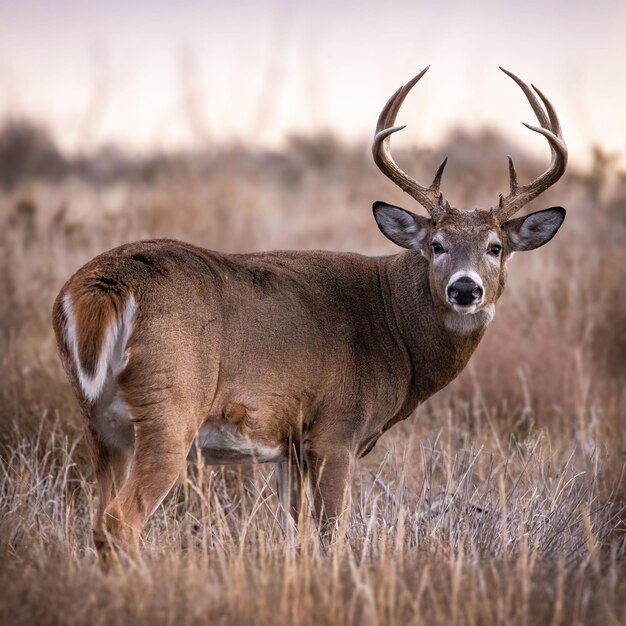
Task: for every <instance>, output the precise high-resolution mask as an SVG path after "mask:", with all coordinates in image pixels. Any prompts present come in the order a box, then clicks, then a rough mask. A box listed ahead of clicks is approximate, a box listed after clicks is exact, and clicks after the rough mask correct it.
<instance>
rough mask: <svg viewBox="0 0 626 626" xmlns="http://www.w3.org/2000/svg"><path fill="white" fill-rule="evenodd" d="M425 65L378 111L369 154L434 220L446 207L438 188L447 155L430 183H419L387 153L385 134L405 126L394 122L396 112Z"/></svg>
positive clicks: (388, 150)
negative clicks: (427, 184) (378, 115)
mask: <svg viewBox="0 0 626 626" xmlns="http://www.w3.org/2000/svg"><path fill="white" fill-rule="evenodd" d="M429 67H430V65H429V66H427V67H425V68H424V69H423V70H422V71H421V72H420V73H419V74H418V75H417V76H416V77H415V78H413V79H412V80H411V81H409V82H408V83H407V84H406V85H403V86H402V87H400V89H398V91H396V93H394V94H393V96H391V98H389V100H388V102H387V104H386V105H385V106H384V108H383V110H382V111H381V113H380V117H379V118H378V124H376V134H375V135H374V143H373V144H372V154H373V155H374V162H375V163H376V165H378V168H379V169H380V171H381V172H382V173H383V174H384V175H385V176H387V177H388V178H390V179H391V180H392V181H393V182H394V183H396V185H398V187H400V189H402V191H405V192H406V193H408V194H409V195H410V196H411V197H413V198H415V200H417V201H418V202H419V203H420V204H421V205H422V206H423V207H424V208H425V209H426V210H427V211H428V212H429V213H430V216H431V217H432V218H433V219H434V220H437V219H439V218H440V217H441V216H442V215H443V214H444V213H445V212H446V210H447V209H449V208H450V205H449V203H448V202H447V201H446V200H444V198H443V195H442V194H441V193H440V192H439V185H440V183H441V176H442V174H443V170H444V168H445V166H446V162H447V160H448V159H447V158H446V159H444V161H443V163H442V164H441V165H440V166H439V169H438V170H437V173H436V174H435V179H434V180H433V182H432V185H431V186H430V187H422V186H421V185H419V184H418V183H417V182H416V181H415V180H413V179H412V178H411V177H410V176H409V175H408V174H406V173H405V172H403V171H402V170H401V169H400V168H399V167H398V166H397V165H396V163H395V161H394V160H393V157H392V156H391V149H390V140H389V137H390V136H391V135H392V134H393V133H395V132H397V131H399V130H402V129H403V128H406V127H405V126H394V124H395V122H396V116H397V115H398V111H399V110H400V107H401V106H402V103H403V102H404V99H405V98H406V96H407V94H408V93H409V91H411V89H412V88H413V86H414V85H415V84H416V83H417V82H418V81H419V79H420V78H421V77H422V76H424V74H426V72H427V71H428V68H429Z"/></svg>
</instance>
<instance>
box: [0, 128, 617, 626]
mask: <svg viewBox="0 0 626 626" xmlns="http://www.w3.org/2000/svg"><path fill="white" fill-rule="evenodd" d="M13 130H14V129H13ZM2 132H3V133H4V135H2ZM2 132H0V135H2V137H4V139H5V143H4V144H3V143H2V141H0V170H2V171H3V172H5V174H4V178H3V179H2V183H3V185H4V187H3V191H2V193H1V194H0V293H1V294H2V297H0V368H1V373H2V375H1V378H0V624H7V625H8V624H123V623H173V624H176V625H177V626H182V625H183V624H204V623H215V624H259V625H260V624H268V625H280V624H311V625H313V624H328V625H330V624H355V625H356V624H368V625H369V624H380V625H388V624H389V625H393V624H398V625H400V624H402V625H404V624H416V625H417V624H427V625H438V624H441V625H447V624H476V625H478V624H480V625H483V624H484V625H490V624H527V625H529V626H531V625H535V624H553V625H557V624H567V625H569V624H597V625H599V626H600V625H609V624H615V625H618V624H624V623H626V576H625V574H626V476H625V475H624V474H625V469H626V391H625V389H626V386H625V384H624V383H625V382H626V357H625V354H626V298H624V295H623V291H622V290H623V280H624V268H625V267H626V252H625V249H626V248H625V244H626V173H623V172H620V171H618V170H617V169H616V167H615V166H614V165H613V163H612V161H611V159H609V158H607V157H606V155H604V154H603V153H602V152H600V151H598V152H597V153H596V154H595V158H594V164H593V166H592V167H591V168H590V169H589V170H588V171H581V170H578V171H577V170H576V169H575V168H573V169H570V171H569V172H568V174H567V175H566V177H565V178H564V179H563V181H562V182H560V183H559V184H558V185H557V186H556V187H555V188H553V189H552V190H550V192H549V193H547V194H545V197H543V198H542V201H541V203H540V204H539V203H535V205H534V206H532V207H530V208H543V207H547V206H553V205H555V204H559V205H563V206H565V207H566V208H567V210H568V217H567V219H566V221H565V225H564V227H563V229H562V230H561V231H560V232H559V234H558V236H557V237H556V238H555V240H554V241H553V242H551V243H550V244H549V245H547V246H546V247H545V248H542V249H541V250H538V251H536V252H532V253H525V254H518V255H516V256H515V258H514V259H512V261H511V263H510V272H509V281H508V286H507V289H506V290H505V294H504V296H503V297H502V299H501V301H500V304H499V306H498V313H497V315H496V318H495V320H494V322H493V324H492V326H491V327H490V328H489V330H488V332H487V335H486V338H485V339H484V341H483V343H482V344H481V346H480V347H479V349H478V351H477V353H476V354H475V355H474V357H473V359H472V361H471V362H470V365H469V366H468V368H467V370H466V371H465V372H464V373H463V374H462V375H461V377H459V379H457V380H456V381H454V382H453V383H452V384H451V385H450V386H449V387H448V388H446V389H445V390H444V391H442V392H441V393H440V394H438V395H437V396H435V397H434V398H432V399H431V400H430V401H428V402H427V403H426V404H424V405H423V406H421V407H420V408H419V409H418V410H417V412H416V413H415V415H414V416H412V417H411V418H410V419H409V420H407V421H406V422H403V423H400V424H399V425H397V426H395V427H394V428H393V429H392V430H391V431H390V432H389V433H388V434H386V435H385V436H384V437H383V438H382V439H381V440H380V442H379V443H378V445H377V447H376V448H375V449H374V451H373V452H372V453H371V454H370V455H369V456H368V457H367V458H366V459H364V460H363V461H361V463H360V465H359V469H358V471H357V472H356V477H355V480H354V484H353V489H352V511H351V515H350V517H349V519H348V520H347V521H346V522H345V526H344V528H343V529H342V532H341V533H340V534H339V537H338V539H337V541H336V543H335V544H334V546H333V548H332V551H331V554H330V556H329V557H328V558H321V557H320V556H319V553H318V550H317V549H316V542H315V532H314V529H313V528H312V525H311V523H310V522H308V521H307V520H305V521H304V523H303V524H302V527H301V529H300V546H299V549H298V550H297V551H293V550H290V549H289V546H288V545H287V542H286V541H285V539H284V538H283V535H282V533H281V531H280V527H279V525H278V521H277V511H278V501H277V498H276V496H275V483H274V479H273V475H272V472H273V470H272V468H271V467H270V466H258V467H254V468H237V467H230V468H221V467H213V468H212V467H208V466H202V465H197V466H190V467H189V470H188V473H187V475H186V476H185V477H184V478H182V480H181V481H180V483H179V485H178V486H177V487H176V488H175V489H174V490H173V491H172V493H171V494H170V496H169V497H168V498H167V499H166V501H165V502H164V504H163V505H162V506H161V507H160V508H159V510H158V511H157V513H156V514H155V515H154V516H153V518H152V519H151V520H150V522H149V524H148V526H147V527H146V529H145V532H144V535H143V555H144V559H143V562H142V563H140V564H137V565H136V566H134V567H126V568H123V569H115V570H113V571H111V572H109V573H104V572H102V571H101V570H100V568H99V567H98V564H97V560H96V555H95V551H94V548H93V546H92V544H91V536H90V528H91V523H92V519H91V516H92V512H93V508H94V503H93V476H92V471H91V467H90V465H89V463H88V459H87V453H86V450H85V447H84V444H83V441H82V439H81V420H80V416H79V414H78V410H77V406H76V404H75V402H74V400H73V398H72V396H71V393H70V389H69V386H68V384H67V382H66V380H65V377H64V374H63V372H62V370H61V367H60V364H59V362H58V360H57V357H56V348H55V345H54V339H53V336H52V329H51V324H50V319H49V318H50V310H51V306H52V301H53V299H54V297H55V296H56V293H57V292H58V290H59V289H60V287H61V285H62V284H63V282H64V281H65V280H66V279H67V277H68V276H69V275H70V274H71V273H72V272H73V271H75V270H76V269H77V268H78V267H79V266H80V265H81V264H82V263H84V262H85V261H87V260H88V259H90V258H91V257H92V256H94V255H95V254H96V253H98V252H101V251H103V250H105V249H108V248H111V247H113V246H114V245H117V244H120V243H122V242H124V241H128V240H133V239H139V238H146V237H154V236H168V237H175V238H181V239H185V240H188V241H192V242H194V243H197V244H201V245H204V246H206V247H211V248H217V249H221V250H224V251H243V250H257V249H273V248H326V249H337V250H354V251H357V252H362V253H365V254H383V253H394V252H396V251H397V249H396V248H394V247H393V245H392V244H389V243H388V242H387V241H386V240H385V239H384V238H383V237H382V236H381V235H380V234H379V232H378V229H377V228H376V225H375V223H374V220H373V218H372V216H371V208H370V207H371V204H372V202H373V201H374V200H377V199H385V200H387V201H390V202H396V203H398V204H400V205H402V206H406V207H407V208H410V209H411V208H414V207H412V206H411V204H412V201H411V200H409V199H408V198H406V197H403V196H402V194H401V193H400V192H399V191H397V190H395V189H393V188H392V186H391V184H390V183H389V182H388V181H386V180H385V179H384V178H383V177H382V175H380V174H378V173H376V170H375V167H374V165H373V164H372V163H371V162H370V160H371V159H370V157H369V155H368V150H367V147H366V146H345V145H342V144H341V143H339V142H338V141H337V140H336V139H334V138H333V137H331V136H320V137H314V138H302V137H299V138H298V137H295V138H293V139H292V140H291V141H290V143H289V144H288V146H287V147H286V148H285V151H284V152H282V153H268V152H260V151H259V152H251V151H247V150H244V149H243V148H241V147H236V146H235V147H230V148H226V147H224V148H221V149H215V150H213V151H207V152H206V153H202V154H178V155H156V156H152V157H150V158H143V159H135V160H133V159H130V158H128V157H125V156H124V155H121V154H118V153H114V152H106V151H105V152H101V153H98V154H95V155H90V156H87V157H80V158H75V159H73V160H71V159H68V158H66V157H63V156H62V155H59V154H58V153H56V152H55V151H54V146H53V145H52V146H51V145H48V144H46V143H45V141H44V140H43V139H42V136H39V135H36V136H35V138H34V139H32V141H31V143H30V144H29V143H28V142H26V148H24V147H23V146H22V152H19V150H18V151H17V154H18V157H15V154H16V152H15V150H14V151H13V152H10V151H9V152H8V154H9V156H8V157H7V156H6V154H7V151H6V145H7V143H6V136H7V132H8V131H7V129H6V128H5V129H4V131H2ZM2 137H0V139H1V138H2ZM44 139H45V137H44ZM13 141H14V143H15V140H13ZM11 145H13V144H11ZM3 146H4V148H3ZM42 146H43V147H42ZM3 149H4V152H3V151H2V150H3ZM510 152H513V153H514V154H516V155H517V152H518V151H516V150H515V149H513V148H511V147H510V146H507V145H506V143H505V142H504V140H502V139H501V138H499V137H498V136H496V135H493V134H491V133H488V132H485V133H482V134H479V135H475V136H469V135H467V134H464V133H462V132H457V133H455V134H453V135H452V136H451V137H450V138H449V139H448V141H447V142H446V143H445V145H442V146H441V150H438V151H436V154H433V153H429V152H418V151H412V152H404V153H402V152H399V153H398V154H397V158H398V160H400V161H401V162H402V164H403V166H404V167H405V168H406V169H407V171H409V172H411V173H414V174H415V175H416V177H418V179H419V180H423V181H426V180H429V179H430V178H431V176H432V174H433V173H434V170H435V167H436V164H438V163H439V161H440V160H441V158H439V157H440V156H442V155H443V154H444V153H446V154H449V155H450V156H451V157H452V159H451V166H450V171H449V172H447V174H446V176H447V178H446V179H444V184H443V187H444V189H445V191H446V193H447V195H448V196H449V198H450V200H451V201H452V202H453V204H456V205H460V206H467V207H469V206H475V205H476V204H478V205H479V206H482V207H485V206H488V205H490V204H491V203H493V202H494V201H495V200H496V198H497V194H498V193H499V192H500V191H503V190H505V189H504V188H505V184H506V160H505V158H504V155H506V154H507V153H510ZM440 153H441V154H440ZM11 155H13V156H11ZM20 155H21V156H20ZM3 158H4V161H3ZM20 159H22V160H21V161H20ZM516 160H517V162H518V163H519V168H518V169H519V175H520V179H522V180H528V179H529V178H530V177H532V176H533V175H536V173H537V172H538V171H539V169H540V168H541V166H542V165H544V164H540V163H535V162H533V161H532V160H531V159H529V158H524V156H523V155H521V156H518V157H517V159H516ZM455 164H456V166H455ZM11 173H13V174H14V175H13V176H12V175H11Z"/></svg>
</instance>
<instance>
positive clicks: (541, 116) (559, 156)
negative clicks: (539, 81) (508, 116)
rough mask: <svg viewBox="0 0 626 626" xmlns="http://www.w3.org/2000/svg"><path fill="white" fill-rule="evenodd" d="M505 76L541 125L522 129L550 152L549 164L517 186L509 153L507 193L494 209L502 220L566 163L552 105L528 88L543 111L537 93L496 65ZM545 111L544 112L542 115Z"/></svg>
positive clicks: (554, 177) (544, 186)
mask: <svg viewBox="0 0 626 626" xmlns="http://www.w3.org/2000/svg"><path fill="white" fill-rule="evenodd" d="M500 69H501V70H502V71H503V72H504V73H505V74H506V75H507V76H510V77H511V78H512V79H513V80H514V81H515V82H516V83H517V84H518V85H519V86H520V87H521V89H522V91H523V92H524V94H525V95H526V98H528V102H530V106H531V107H532V109H533V111H534V112H535V115H536V116H537V120H538V121H539V124H540V125H541V127H537V126H531V125H530V124H526V123H524V126H526V128H529V129H530V130H532V131H534V132H536V133H539V134H540V135H543V136H544V137H545V138H546V139H547V140H548V143H549V144H550V152H551V153H552V159H551V161H550V167H549V168H548V169H547V170H546V171H545V172H544V173H543V174H541V176H539V177H538V178H535V180H533V181H532V182H531V183H529V184H528V185H523V186H521V187H520V186H519V185H518V184H517V172H516V171H515V166H514V165H513V159H512V158H511V157H510V156H509V178H510V181H511V193H509V195H508V196H507V197H506V198H505V197H503V196H502V194H500V201H499V204H498V207H497V208H496V209H495V213H496V216H497V217H498V219H499V220H500V221H504V220H506V219H508V218H509V217H511V215H513V214H514V213H517V211H519V210H520V209H521V208H522V207H523V206H524V205H525V204H527V203H528V202H530V201H531V200H533V199H534V198H536V197H537V196H538V195H539V194H541V193H543V192H544V191H545V190H546V189H548V187H551V186H552V185H554V183H556V181H557V180H559V178H561V176H563V173H564V172H565V167H566V165H567V146H566V145H565V140H564V139H563V134H562V133H561V125H560V124H559V118H558V117H557V115H556V111H555V110H554V107H553V106H552V104H551V103H550V101H549V100H548V99H547V98H546V97H545V96H544V95H543V94H542V93H541V91H539V89H537V87H535V86H534V85H532V88H533V89H534V90H535V91H536V92H537V94H538V95H539V98H541V101H542V102H543V104H544V105H545V107H546V110H545V111H544V110H543V107H542V106H541V103H540V102H539V99H538V98H537V96H536V95H535V94H534V93H533V92H532V90H531V89H530V87H529V86H528V85H527V84H526V83H525V82H524V81H523V80H521V79H520V78H518V77H517V76H515V74H513V73H512V72H509V71H508V70H505V69H504V68H502V67H501V68H500ZM546 111H547V115H546Z"/></svg>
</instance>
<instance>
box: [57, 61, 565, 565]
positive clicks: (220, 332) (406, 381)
mask: <svg viewBox="0 0 626 626" xmlns="http://www.w3.org/2000/svg"><path fill="white" fill-rule="evenodd" d="M427 69H428V68H426V69H425V70H424V71H422V72H421V73H420V74H418V75H417V76H416V77H415V78H414V79H413V80H411V81H410V82H409V83H408V84H406V85H405V86H403V87H401V88H400V89H399V90H398V91H397V92H396V93H395V94H394V95H393V96H392V97H391V98H390V100H389V101H388V102H387V104H386V105H385V107H384V108H383V110H382V113H381V114H380V117H379V119H378V125H377V127H376V135H375V137H374V144H373V153H374V160H375V161H376V164H377V165H378V167H379V168H380V170H381V171H382V172H383V173H384V174H385V175H386V176H388V177H389V178H390V179H391V180H392V181H393V182H394V183H396V184H397V185H398V186H400V187H401V188H402V189H403V190H404V191H405V192H407V193H408V194H409V195H410V196H411V197H413V198H414V199H415V200H417V201H418V202H419V203H420V204H421V205H422V206H423V207H424V208H425V209H426V210H427V211H428V213H429V214H430V217H422V216H419V215H415V214H413V213H411V212H409V211H406V210H404V209H401V208H398V207H395V206H390V205H388V204H385V203H383V202H375V203H374V207H373V208H374V217H375V219H376V222H377V224H378V227H379V228H380V230H381V231H382V233H383V234H384V235H385V236H386V237H388V238H389V239H390V240H391V241H393V242H394V243H396V244H398V245H399V246H402V247H403V248H407V250H406V251H404V252H402V253H401V254H397V255H394V256H386V257H374V258H370V257H365V256H361V255H358V254H344V253H336V252H264V253H256V254H221V253H219V252H212V251H209V250H205V249H203V248H198V247H196V246H192V245H189V244H186V243H181V242H179V241H171V240H152V241H141V242H136V243H130V244H127V245H123V246H121V247H119V248H115V249H114V250H111V251H109V252H105V253H104V254H102V255H100V256H98V257H96V258H95V259H93V260H92V261H90V262H89V263H87V264H86V265H85V266H84V267H82V268H81V269H80V270H78V272H77V273H76V274H74V276H72V278H70V280H69V281H68V282H67V283H66V285H65V286H64V287H63V289H62V290H61V292H60V293H59V296H58V298H57V300H56V302H55V305H54V311H53V321H54V329H55V333H56V337H57V341H58V347H59V352H60V355H61V359H62V361H63V363H64V366H65V368H66V370H67V373H68V375H69V378H70V381H71V383H72V385H73V388H74V391H75V393H76V396H77V398H78V400H79V402H80V405H81V408H82V411H83V413H84V416H85V424H86V433H87V438H88V440H89V442H90V445H91V449H92V451H93V458H94V461H95V470H96V476H97V481H98V490H99V510H98V513H97V518H96V525H95V530H94V538H95V541H96V546H97V547H98V548H99V549H100V550H101V551H102V553H103V554H106V550H107V549H108V547H110V546H111V545H113V546H114V547H116V548H117V549H118V550H122V551H124V552H126V553H129V554H132V555H134V554H136V551H137V546H138V536H139V533H140V531H141V528H142V526H143V524H144V523H145V521H146V519H147V518H148V517H149V516H150V515H151V514H152V512H153V511H154V510H155V508H156V507H157V506H158V505H159V503H160V502H161V501H162V500H163V498H164V497H165V496H166V494H167V493H168V491H169V490H170V488H171V487H172V485H173V484H174V483H175V482H176V480H177V478H178V476H179V474H180V472H181V470H182V469H183V468H184V465H185V459H186V457H187V456H188V454H189V452H190V449H191V447H192V445H193V444H194V442H195V443H196V444H197V446H199V448H201V449H202V451H203V454H204V456H205V458H206V459H207V461H208V462H210V463H215V464H222V463H252V462H273V463H276V464H277V468H278V470H277V471H278V475H279V487H280V488H281V491H282V495H283V500H284V502H285V503H286V506H287V508H289V509H291V510H292V511H293V510H294V506H295V505H294V503H293V501H292V491H293V490H292V489H288V488H287V483H288V481H287V480H285V477H286V476H287V474H289V472H290V463H291V462H296V461H297V462H298V464H299V467H304V468H305V469H306V475H307V477H308V483H309V486H310V487H311V493H312V494H313V497H312V503H313V511H314V514H315V517H316V519H317V520H318V523H319V525H320V530H321V532H322V535H325V536H327V535H328V533H329V532H330V531H331V530H332V528H333V523H334V522H335V520H336V519H337V517H338V516H339V514H340V513H341V506H342V499H343V494H344V490H345V488H346V486H347V485H348V484H349V481H350V471H351V467H352V465H353V462H354V460H355V459H357V458H358V457H361V456H363V455H365V454H367V452H369V451H370V450H371V449H372V447H373V446H374V444H375V443H376V441H377V439H378V438H379V437H380V436H381V435H382V434H383V433H384V432H385V431H386V430H387V429H388V428H389V427H391V426H392V425H393V424H395V423H396V422H398V421H399V420H403V419H405V418H406V417H408V416H409V415H410V414H411V413H412V412H413V411H414V410H415V408H416V407H417V405H418V404H419V403H420V402H423V401H424V400H426V399H427V398H428V397H430V396H431V395H432V394H434V393H435V392H436V391H438V390H440V389H441V388H442V387H445V386H446V385H447V384H448V383H449V382H450V381H451V380H452V379H454V378H455V377H456V376H457V375H458V374H459V372H461V370H462V369H463V368H464V367H465V364H466V363H467V361H468V359H469V358H470V355H471V354H472V353H473V351H474V349H475V348H476V346H477V345H478V343H479V341H480V339H481V337H482V336H483V333H484V332H485V328H486V327H487V325H488V324H489V322H490V321H491V319H492V318H493V316H494V311H495V304H496V301H497V300H498V298H499V296H500V294H501V293H502V290H503V287H504V282H505V278H506V263H507V260H508V258H509V257H510V256H511V254H512V253H513V252H514V251H518V250H532V249H533V248H537V247H538V246H541V245H543V244H545V243H546V242H547V241H549V240H550V239H551V238H552V237H553V236H554V234H555V233H556V232H557V230H558V229H559V227H560V225H561V223H562V222H563V219H564V217H565V211H564V209H562V208H560V207H556V208H551V209H546V210H544V211H539V212H537V213H531V214H530V215H527V216H525V217H520V218H517V219H510V218H511V216H512V215H513V214H514V213H515V212H517V211H518V210H519V209H521V208H522V207H523V206H524V205H525V204H526V203H527V202H529V201H530V200H532V199H533V198H535V197H536V196H538V195H539V194H540V193H542V192H543V191H544V190H546V189H547V188H548V187H550V186H551V185H553V184H554V183H555V182H556V181H557V180H558V179H559V178H560V177H561V175H562V174H563V172H564V171H565V166H566V162H567V148H566V146H565V142H564V141H563V137H562V134H561V128H560V125H559V121H558V119H557V115H556V112H555V110H554V108H553V106H552V105H551V104H550V102H549V101H548V100H547V98H546V97H545V96H544V95H543V94H542V93H541V92H540V91H539V90H538V89H536V88H535V92H536V93H537V94H538V96H539V97H537V95H535V93H533V91H532V90H531V89H530V88H529V87H528V86H527V85H526V84H525V83H524V82H522V81H521V80H520V79H519V78H517V77H516V76H515V75H513V74H511V73H510V72H506V70H503V71H505V72H506V74H507V75H508V76H510V77H511V78H512V79H513V80H514V81H515V82H516V83H517V84H518V85H519V86H520V87H521V89H522V91H523V92H524V94H525V95H526V97H527V99H528V101H529V102H530V105H531V107H532V109H533V111H534V112H535V115H536V116H537V119H538V121H539V126H538V127H533V126H529V128H530V129H531V130H533V131H535V132H537V133H540V134H542V135H543V136H544V137H545V138H546V139H547V140H548V143H549V144H550V148H551V152H552V160H551V164H550V167H549V168H548V170H547V171H546V172H545V173H543V174H542V175H541V176H539V177H538V178H537V179H536V180H534V181H533V182H532V183H530V184H528V185H525V186H521V185H519V184H518V182H517V177H516V173H515V168H514V166H513V161H512V160H511V159H510V157H509V172H510V185H511V191H510V193H509V195H508V196H506V197H503V196H500V200H499V202H498V204H497V205H496V206H495V207H493V208H491V209H488V210H484V211H480V210H471V211H459V210H457V209H454V208H452V207H451V206H450V204H449V203H448V202H447V201H446V200H445V199H444V197H443V195H442V194H441V193H440V192H439V185H440V182H441V175H442V173H443V169H444V166H445V161H444V162H443V163H442V165H441V167H440V168H439V170H438V171H437V174H436V176H435V179H434V181H433V183H432V184H431V185H430V186H429V187H422V186H421V185H419V184H418V183H416V182H415V181H414V180H413V179H411V178H410V177H409V176H408V175H407V174H405V173H404V172H403V171H402V170H401V169H400V168H399V167H398V166H397V165H396V164H395V162H394V161H393V159H392V157H391V153H390V148H389V138H390V135H391V134H392V133H394V132H396V131H397V130H400V128H402V127H395V126H394V124H395V120H396V115H397V113H398V110H399V109H400V106H401V105H402V102H403V101H404V99H405V97H406V95H407V94H408V93H409V91H410V90H411V88H412V87H413V86H414V85H415V84H416V83H417V82H418V81H419V79H420V78H421V77H422V76H423V75H424V73H425V72H426V70H427ZM541 102H543V106H542V104H541ZM544 107H545V109H544ZM286 492H288V493H286Z"/></svg>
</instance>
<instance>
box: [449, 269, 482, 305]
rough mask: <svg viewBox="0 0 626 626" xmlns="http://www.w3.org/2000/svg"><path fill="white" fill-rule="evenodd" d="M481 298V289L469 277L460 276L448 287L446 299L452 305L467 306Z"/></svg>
mask: <svg viewBox="0 0 626 626" xmlns="http://www.w3.org/2000/svg"><path fill="white" fill-rule="evenodd" d="M482 297H483V288H482V287H481V286H480V285H477V284H476V283H475V282H474V281H473V280H472V279H471V278H470V277H469V276H461V278H459V280H455V281H454V282H453V283H452V284H451V285H450V286H449V287H448V298H449V299H450V302H453V303H454V304H460V305H461V306H469V305H470V304H474V303H475V302H478V301H479V300H480V299H481V298H482Z"/></svg>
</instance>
